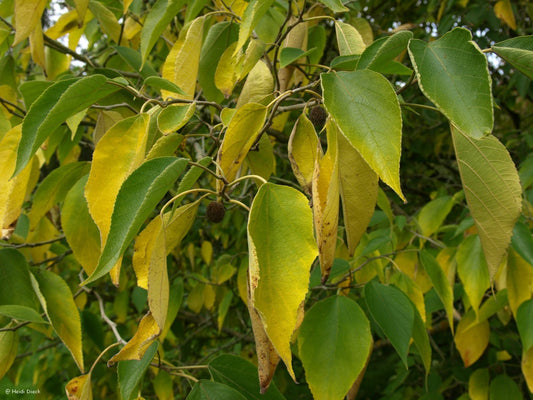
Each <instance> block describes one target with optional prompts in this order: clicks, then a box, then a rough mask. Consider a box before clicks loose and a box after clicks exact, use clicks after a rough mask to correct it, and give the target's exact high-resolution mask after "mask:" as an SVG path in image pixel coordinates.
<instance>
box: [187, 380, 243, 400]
mask: <svg viewBox="0 0 533 400" xmlns="http://www.w3.org/2000/svg"><path fill="white" fill-rule="evenodd" d="M186 400H246V397H244V396H243V395H242V394H240V393H239V392H237V391H236V390H235V389H232V388H231V387H229V386H226V385H224V384H223V383H218V382H212V381H206V380H200V381H198V382H196V383H195V384H194V386H193V388H192V390H191V392H190V393H189V395H188V396H187V399H186Z"/></svg>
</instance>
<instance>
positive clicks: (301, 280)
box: [248, 183, 317, 378]
mask: <svg viewBox="0 0 533 400" xmlns="http://www.w3.org/2000/svg"><path fill="white" fill-rule="evenodd" d="M248 247H249V250H250V251H249V253H250V265H249V286H250V292H251V294H250V299H251V301H249V306H250V307H254V308H255V309H256V310H257V312H258V313H259V315H260V317H261V322H262V324H263V326H264V329H265V332H266V334H267V335H268V338H269V339H270V341H271V342H272V344H273V346H274V348H275V349H276V351H277V353H278V354H279V355H280V357H281V359H282V360H283V361H284V362H285V365H286V366H287V369H288V371H289V373H290V374H291V376H292V377H293V378H294V372H293V370H292V356H291V349H290V341H291V337H292V334H293V332H294V330H295V328H296V326H297V322H298V309H299V307H300V305H301V304H302V302H303V301H304V299H305V295H306V293H307V290H308V285H309V270H310V266H311V263H312V262H313V260H314V259H315V257H316V255H317V248H316V243H315V239H314V235H313V216H312V213H311V210H310V209H309V205H308V202H307V199H306V197H305V196H304V195H303V194H302V193H300V192H298V191H297V190H295V189H292V188H290V187H286V186H279V185H274V184H271V183H266V184H264V185H262V186H261V187H260V188H259V191H258V192H257V195H256V196H255V198H254V201H253V202H252V206H251V210H250V216H249V220H248Z"/></svg>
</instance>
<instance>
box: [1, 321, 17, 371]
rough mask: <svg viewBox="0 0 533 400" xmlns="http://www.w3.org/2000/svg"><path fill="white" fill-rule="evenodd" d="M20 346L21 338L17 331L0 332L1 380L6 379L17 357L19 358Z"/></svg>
mask: <svg viewBox="0 0 533 400" xmlns="http://www.w3.org/2000/svg"><path fill="white" fill-rule="evenodd" d="M18 344H19V336H18V332H17V331H4V332H0V379H2V378H3V377H4V375H5V374H6V372H7V371H9V368H11V365H12V364H13V361H15V357H16V356H17V349H18Z"/></svg>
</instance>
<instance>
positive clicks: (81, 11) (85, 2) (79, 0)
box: [74, 0, 89, 24]
mask: <svg viewBox="0 0 533 400" xmlns="http://www.w3.org/2000/svg"><path fill="white" fill-rule="evenodd" d="M74 4H76V12H77V13H78V23H80V24H81V22H82V21H83V20H84V19H85V14H86V13H87V7H89V0H74Z"/></svg>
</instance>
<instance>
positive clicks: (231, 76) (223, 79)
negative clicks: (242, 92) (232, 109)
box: [215, 42, 243, 98]
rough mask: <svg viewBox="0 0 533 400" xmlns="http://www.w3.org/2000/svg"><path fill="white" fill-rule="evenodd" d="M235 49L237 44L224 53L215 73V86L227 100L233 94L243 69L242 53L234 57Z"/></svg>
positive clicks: (230, 46) (231, 45) (233, 44)
mask: <svg viewBox="0 0 533 400" xmlns="http://www.w3.org/2000/svg"><path fill="white" fill-rule="evenodd" d="M235 47H237V43H236V42H233V43H232V44H230V45H229V46H228V48H227V49H226V50H225V51H224V53H222V56H221V57H220V61H219V62H218V65H217V69H216V71H215V86H216V87H217V89H218V90H220V91H221V92H222V94H224V96H225V97H226V98H228V97H229V96H230V95H231V93H232V92H233V88H234V87H235V84H236V83H237V80H238V79H239V75H240V70H241V69H242V62H243V57H242V53H237V54H236V55H234V54H233V53H234V50H235Z"/></svg>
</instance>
